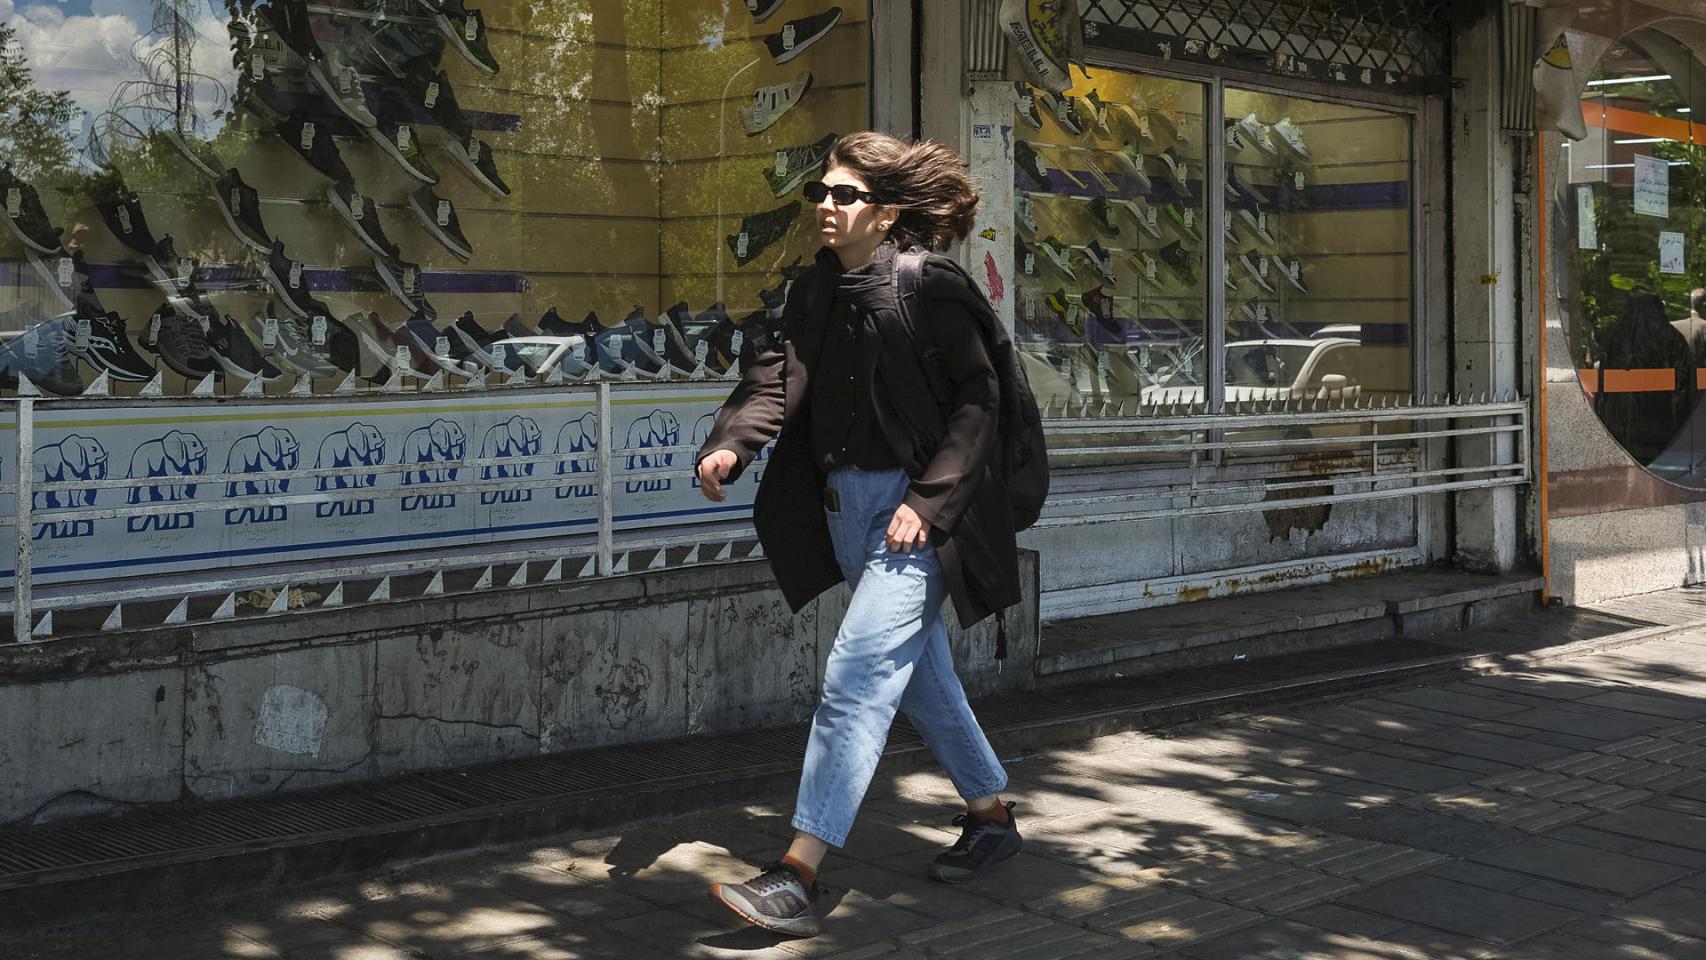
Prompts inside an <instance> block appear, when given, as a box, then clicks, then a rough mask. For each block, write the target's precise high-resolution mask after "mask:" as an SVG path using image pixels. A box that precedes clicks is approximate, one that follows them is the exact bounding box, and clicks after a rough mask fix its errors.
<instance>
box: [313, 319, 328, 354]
mask: <svg viewBox="0 0 1706 960" xmlns="http://www.w3.org/2000/svg"><path fill="white" fill-rule="evenodd" d="M326 326H327V324H326V318H325V317H315V318H314V319H313V320H312V321H310V323H309V324H308V339H309V342H310V343H312V344H314V346H316V347H323V346H325V345H326Z"/></svg>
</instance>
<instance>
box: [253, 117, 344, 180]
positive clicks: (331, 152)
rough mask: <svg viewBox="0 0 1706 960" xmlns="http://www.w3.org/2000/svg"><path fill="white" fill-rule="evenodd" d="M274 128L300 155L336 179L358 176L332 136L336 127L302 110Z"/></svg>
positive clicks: (331, 178)
mask: <svg viewBox="0 0 1706 960" xmlns="http://www.w3.org/2000/svg"><path fill="white" fill-rule="evenodd" d="M273 129H274V130H276V131H278V135H279V136H280V137H283V138H284V142H285V144H286V145H287V146H289V147H290V149H292V150H294V151H296V155H297V156H299V157H301V158H302V159H303V160H306V161H308V165H309V166H311V167H313V168H314V169H315V170H318V171H320V174H321V175H322V176H324V177H326V178H327V179H329V180H331V181H332V182H333V183H338V182H342V181H344V180H352V179H354V177H353V176H352V175H351V174H350V172H349V167H348V166H347V165H345V163H344V158H343V156H342V155H341V154H339V153H338V145H337V143H336V142H334V141H333V140H332V131H331V130H330V128H328V127H327V126H326V125H325V124H323V123H319V122H317V121H314V120H309V119H308V118H306V117H304V116H302V115H300V114H298V115H296V116H293V117H291V118H290V119H288V120H286V121H284V122H283V123H281V124H279V125H278V126H276V127H274V128H273Z"/></svg>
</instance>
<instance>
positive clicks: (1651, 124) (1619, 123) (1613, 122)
mask: <svg viewBox="0 0 1706 960" xmlns="http://www.w3.org/2000/svg"><path fill="white" fill-rule="evenodd" d="M1582 119H1583V120H1584V121H1586V122H1587V125H1588V126H1590V127H1604V128H1605V129H1607V130H1614V131H1616V132H1618V133H1633V134H1636V135H1637V136H1642V137H1665V138H1668V139H1671V140H1676V141H1678V142H1680V143H1689V142H1691V141H1690V140H1689V136H1690V131H1691V130H1692V125H1691V124H1690V123H1689V122H1688V121H1687V120H1677V119H1675V118H1672V117H1655V116H1653V115H1652V114H1648V113H1640V112H1639V111H1635V110H1625V109H1623V108H1622V107H1607V106H1604V105H1603V104H1600V103H1596V102H1594V101H1592V100H1583V101H1582Z"/></svg>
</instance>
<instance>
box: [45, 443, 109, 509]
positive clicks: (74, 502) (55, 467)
mask: <svg viewBox="0 0 1706 960" xmlns="http://www.w3.org/2000/svg"><path fill="white" fill-rule="evenodd" d="M34 474H35V482H37V483H64V482H66V481H68V480H105V479H106V478H107V448H106V447H103V446H101V441H99V440H96V439H95V438H93V437H84V436H79V435H77V434H75V433H73V434H68V435H67V436H66V437H65V439H63V440H61V441H59V442H58V443H50V444H47V445H46V446H41V447H37V448H36V450H35V471H34ZM30 499H31V501H32V502H33V503H34V505H35V507H37V508H54V507H89V506H94V504H95V491H93V490H67V491H65V492H63V493H38V494H35V495H34V496H33V497H31V498H30Z"/></svg>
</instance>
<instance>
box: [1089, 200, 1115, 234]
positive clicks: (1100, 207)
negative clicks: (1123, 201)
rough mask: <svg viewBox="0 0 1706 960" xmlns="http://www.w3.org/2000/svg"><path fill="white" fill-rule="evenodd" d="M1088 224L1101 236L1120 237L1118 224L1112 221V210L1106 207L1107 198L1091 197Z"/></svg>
mask: <svg viewBox="0 0 1706 960" xmlns="http://www.w3.org/2000/svg"><path fill="white" fill-rule="evenodd" d="M1090 222H1091V223H1093V224H1095V225H1096V229H1097V230H1100V231H1101V232H1102V235H1103V236H1108V237H1117V236H1119V235H1120V225H1119V222H1118V221H1116V220H1115V219H1114V208H1113V207H1111V206H1109V205H1108V198H1106V197H1093V198H1091V200H1090Z"/></svg>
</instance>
